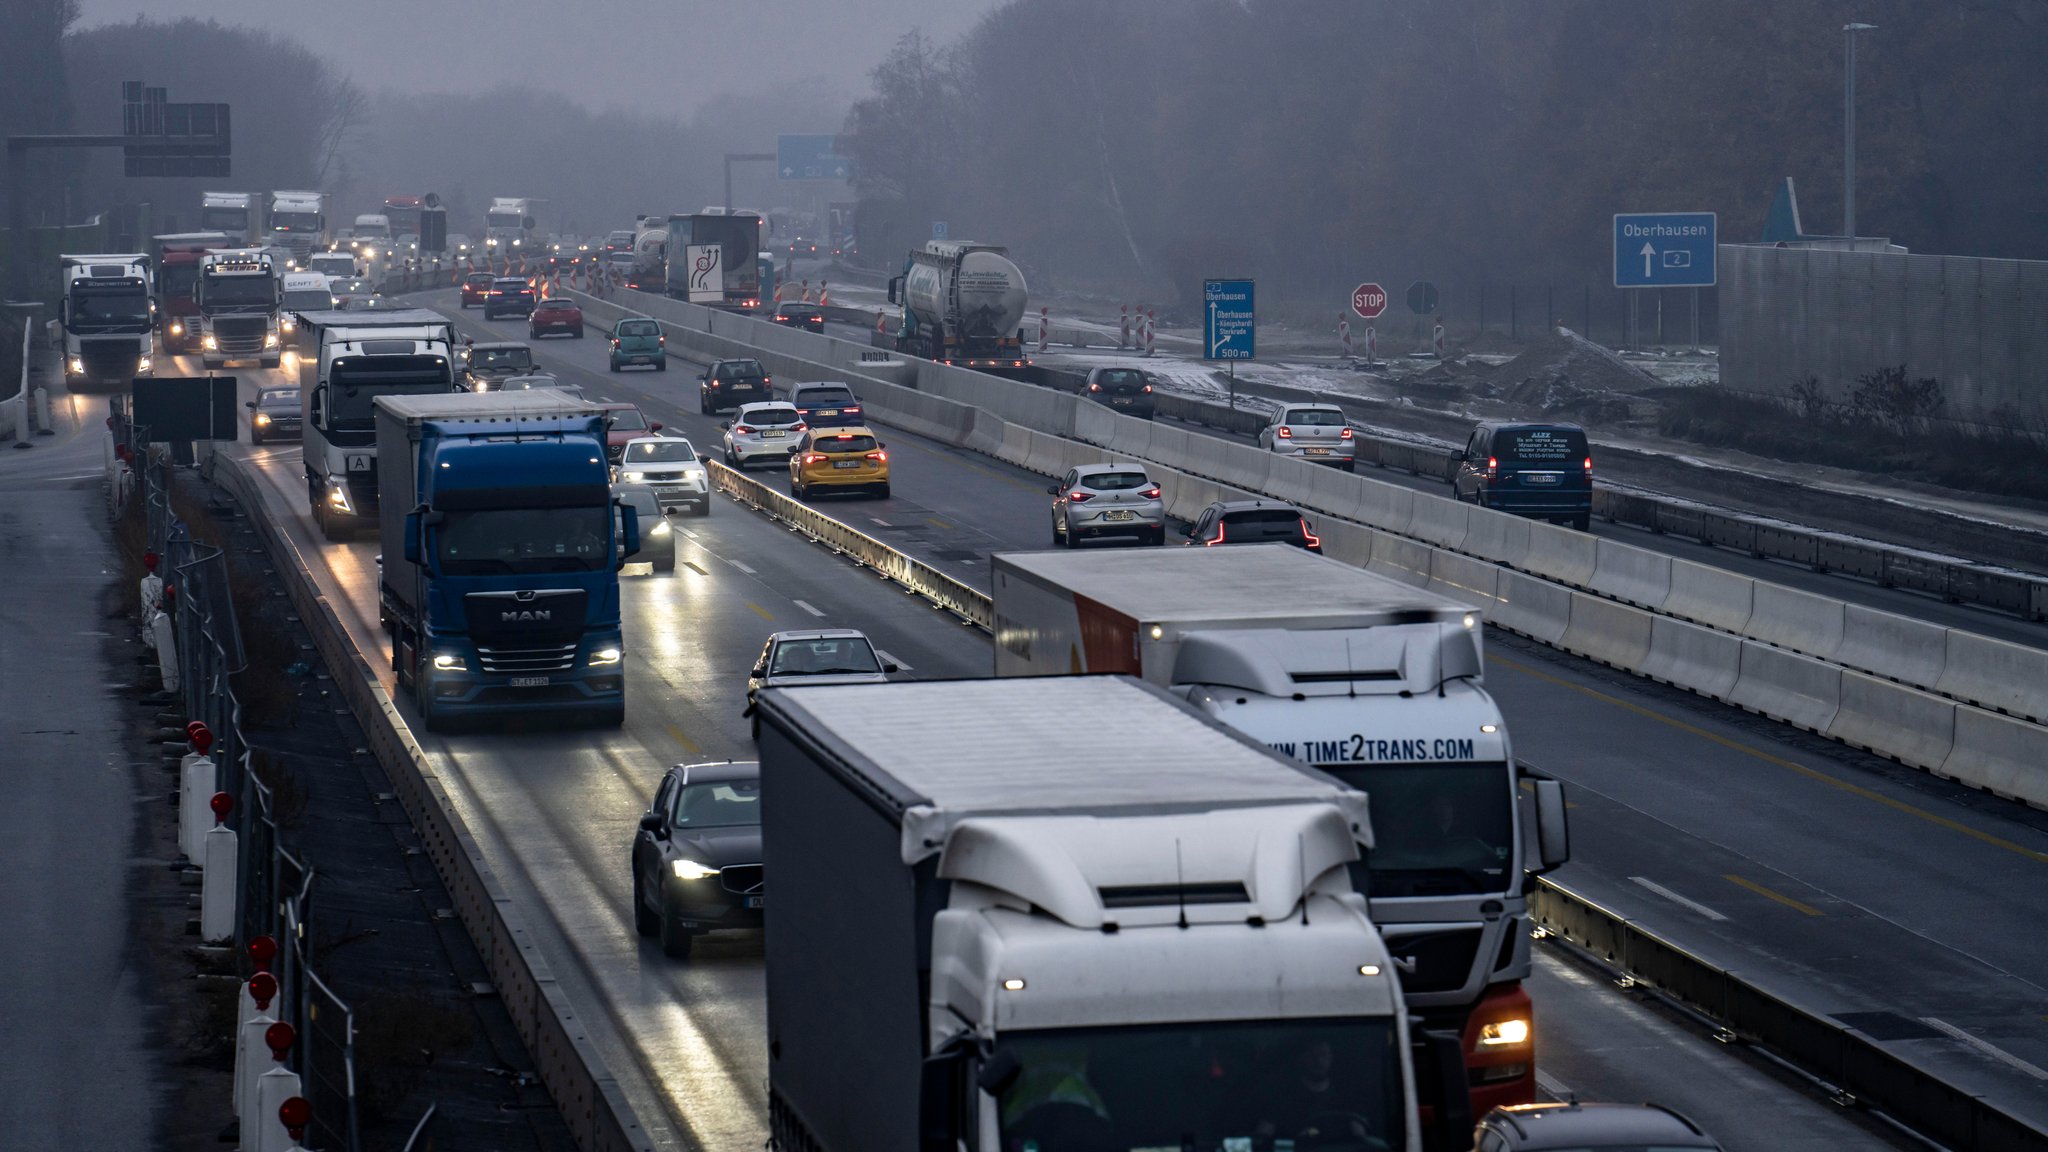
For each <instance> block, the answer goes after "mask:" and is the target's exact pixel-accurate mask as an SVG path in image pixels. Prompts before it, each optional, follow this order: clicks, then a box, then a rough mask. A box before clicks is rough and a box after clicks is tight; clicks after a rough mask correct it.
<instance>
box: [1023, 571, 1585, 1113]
mask: <svg viewBox="0 0 2048 1152" xmlns="http://www.w3.org/2000/svg"><path fill="white" fill-rule="evenodd" d="M992 568H993V571H992V589H993V593H994V601H995V620H996V643H995V671H996V674H997V675H998V676H1030V675H1048V674H1065V673H1070V672H1096V673H1099V672H1122V673H1129V674H1131V675H1136V676H1142V677H1144V678H1145V679H1146V680H1148V681H1150V682H1152V683H1154V684H1158V685H1160V686H1162V687H1166V688H1169V689H1170V690H1172V691H1173V692H1175V693H1176V694H1178V695H1180V696H1182V697H1184V698H1185V699H1187V700H1188V701H1189V702H1190V703H1191V704H1193V705H1194V706H1195V707H1197V708H1199V709H1201V710H1202V712H1203V713H1205V714H1206V715H1209V716H1211V717H1214V718H1215V719H1216V720H1218V721H1220V722H1222V723H1224V724H1227V725H1229V726H1230V727H1232V728H1234V729H1236V730H1238V731H1240V732H1243V733H1244V734H1246V735H1247V736H1250V737H1252V738H1253V739H1256V740H1258V741H1260V742H1261V743H1264V744H1266V745H1267V746H1268V747H1270V748H1273V749H1274V750H1276V751H1278V752H1279V753H1281V754H1282V755H1285V756H1289V757H1292V758H1294V759H1296V760H1298V761H1300V762H1302V763H1304V764H1309V765H1312V766H1314V767H1316V768H1319V769H1321V770H1322V771H1324V772H1327V773H1329V774H1330V775H1332V776H1335V777H1337V778H1338V779H1340V780H1343V781H1344V782H1345V783H1347V784H1350V785H1352V786H1353V787H1356V788H1359V789H1361V790H1363V791H1364V792H1366V793H1368V794H1369V795H1370V796H1371V797H1372V801H1373V814H1374V816H1375V822H1376V824H1377V827H1378V830H1379V833H1380V835H1379V837H1378V841H1377V844H1376V846H1375V847H1374V848H1373V850H1372V851H1371V852H1370V853H1368V854H1367V859H1366V868H1367V870H1368V871H1369V874H1370V877H1371V886H1370V889H1369V891H1370V894H1371V908H1372V916H1373V922H1374V923H1375V924H1376V925H1378V927H1379V930H1380V932H1381V934H1382V935H1383V936H1384V938H1385V939H1386V942H1387V948H1388V950H1389V951H1390V952H1391V953H1392V954H1393V956H1394V958H1395V965H1396V967H1397V968H1398V969H1399V971H1400V973H1401V985H1402V990H1403V992H1404V994H1405V996H1406V998H1407V1002H1408V1005H1409V1007H1410V1008H1411V1009H1412V1010H1415V1011H1417V1012H1418V1013H1420V1015H1421V1016H1422V1018H1423V1019H1424V1020H1425V1021H1426V1022H1427V1023H1428V1025H1429V1026H1430V1027H1432V1028H1437V1029H1442V1030H1445V1031H1449V1032H1452V1033H1455V1034H1457V1035H1459V1036H1460V1037H1461V1040H1462V1050H1463V1052H1464V1062H1465V1066H1466V1074H1467V1076H1468V1079H1469V1083H1470V1085H1471V1091H1472V1100H1473V1107H1474V1109H1475V1110H1479V1111H1482V1112H1483V1110H1484V1109H1486V1108H1490V1107H1493V1106H1495V1105H1502V1104H1527V1103H1531V1102H1533V1101H1534V1099H1535V1091H1536V1083H1535V1072H1536V1067H1535V1055H1536V1048H1535V1039H1536V1037H1535V1030H1534V1023H1535V1017H1534V1015H1533V1006H1532V1005H1531V1003H1530V1000H1529V996H1528V994H1527V993H1526V992H1525V991H1523V989H1522V982H1523V981H1524V980H1525V979H1527V978H1528V975H1529V964H1530V956H1529V927H1530V924H1529V919H1528V902H1527V897H1526V892H1527V885H1528V884H1529V883H1530V878H1532V877H1534V876H1535V875H1538V874H1540V873H1542V872H1545V871H1548V870H1549V869H1551V868H1554V867H1556V866H1557V865H1559V864H1562V863H1564V861H1565V857H1566V854H1567V841H1566V829H1565V818H1564V813H1565V809H1564V805H1563V800H1562V793H1561V791H1560V786H1559V785H1558V784H1557V783H1556V782H1555V781H1550V780H1547V779H1542V778H1540V777H1538V776H1537V775H1536V774H1534V773H1530V772H1528V771H1527V770H1525V769H1522V768H1520V767H1519V766H1518V765H1517V764H1516V762H1515V759H1514V754H1513V748H1512V745H1511V743H1510V741H1509V736H1508V724H1507V721H1506V719H1505V718H1504V717H1503V716H1502V715H1501V711H1500V707H1499V706H1498V705H1497V704H1496V703H1495V702H1494V700H1493V698H1492V697H1491V696H1490V695H1488V694H1487V692H1486V690H1485V688H1484V687H1483V685H1482V678H1483V671H1484V662H1483V654H1484V653H1483V643H1482V630H1481V621H1480V618H1479V615H1478V614H1477V613H1476V612H1474V611H1473V610H1472V609H1470V608H1467V607H1465V606H1464V605H1461V604H1458V603H1457V602H1455V601H1452V600H1450V599H1448V598H1445V597H1442V596H1438V595H1436V594H1434V593H1430V592H1427V591H1424V590H1422V589H1418V588H1415V587H1412V586H1410V585H1407V584H1402V583H1400V582H1399V581H1396V580H1392V579H1389V578H1387V577H1383V576H1380V575H1378V574H1376V573H1372V572H1367V571H1365V570H1363V569H1360V568H1354V567H1352V566H1350V565H1348V564H1344V563H1341V562H1339V561H1336V560H1332V559H1329V558H1328V557H1324V556H1317V555H1313V554H1310V553H1308V552H1304V551H1302V550H1300V549H1298V548H1291V547H1288V546H1285V545H1279V544H1275V545H1267V546H1258V545H1249V546H1245V547H1239V548H1217V549H1206V548H1197V549H1186V548H1172V549H1157V548H1140V549H1119V550H1116V551H1086V552H1027V553H999V554H997V555H996V556H995V557H994V559H993V561H992ZM1525 781H1527V782H1528V784H1529V788H1530V794H1531V798H1532V803H1533V806H1534V810H1535V818H1534V820H1532V821H1531V823H1532V824H1533V826H1534V827H1535V830H1536V831H1535V835H1534V836H1533V837H1531V836H1527V835H1525V834H1524V828H1523V821H1522V820H1521V819H1520V818H1519V816H1518V808H1519V806H1520V804H1521V803H1522V802H1521V801H1520V799H1519V797H1520V796H1521V794H1522V792H1521V788H1522V786H1523V784H1524V782H1525ZM1363 887H1364V884H1363V883H1361V888H1363Z"/></svg>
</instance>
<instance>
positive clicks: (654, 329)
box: [614, 320, 661, 336]
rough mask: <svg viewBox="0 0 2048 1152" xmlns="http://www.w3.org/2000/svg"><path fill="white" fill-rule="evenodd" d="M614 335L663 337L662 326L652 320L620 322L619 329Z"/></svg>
mask: <svg viewBox="0 0 2048 1152" xmlns="http://www.w3.org/2000/svg"><path fill="white" fill-rule="evenodd" d="M614 334H615V335H619V336H659V335H661V325H659V324H656V323H655V322H654V321H652V320H621V321H619V326H618V328H617V329H615V330H614Z"/></svg>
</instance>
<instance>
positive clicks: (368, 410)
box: [321, 356, 454, 444]
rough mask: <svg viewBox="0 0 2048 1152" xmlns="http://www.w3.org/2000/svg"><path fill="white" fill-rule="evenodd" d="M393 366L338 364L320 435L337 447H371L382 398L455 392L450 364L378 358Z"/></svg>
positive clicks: (412, 358)
mask: <svg viewBox="0 0 2048 1152" xmlns="http://www.w3.org/2000/svg"><path fill="white" fill-rule="evenodd" d="M374 360H376V361H389V362H391V363H382V364H379V363H374V362H373V363H372V364H369V365H364V364H360V363H357V364H347V363H343V362H337V363H336V364H335V366H334V368H333V369H332V370H331V372H330V374H329V379H328V382H327V387H326V389H325V398H326V412H325V420H324V427H322V428H321V431H322V432H324V433H325V434H326V435H327V438H328V439H329V440H331V441H333V442H334V443H336V444H368V443H370V442H371V439H372V437H373V436H375V434H376V431H377V424H376V408H375V402H376V399H377V397H379V396H421V395H432V394H434V393H437V392H448V391H452V390H453V387H454V386H453V385H452V384H451V383H450V381H449V378H448V367H447V362H446V361H443V360H440V359H439V358H438V357H433V356H379V357H375V358H374Z"/></svg>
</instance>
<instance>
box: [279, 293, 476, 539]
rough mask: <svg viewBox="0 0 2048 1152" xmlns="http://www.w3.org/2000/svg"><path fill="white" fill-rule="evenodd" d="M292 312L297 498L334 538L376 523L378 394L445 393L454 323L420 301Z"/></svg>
mask: <svg viewBox="0 0 2048 1152" xmlns="http://www.w3.org/2000/svg"><path fill="white" fill-rule="evenodd" d="M293 321H294V327H295V328H296V338H297V341H298V347H297V349H296V351H297V354H298V358H299V409H300V420H299V427H300V429H301V432H300V435H301V437H302V438H303V441H304V445H303V448H302V451H301V455H302V456H303V458H304V462H305V470H306V506H307V510H308V511H309V512H310V513H311V515H312V517H313V522H314V523H315V524H316V525H318V526H319V528H320V534H321V535H322V536H324V537H326V538H327V539H329V540H341V539H344V538H346V537H347V536H349V535H350V534H351V533H352V531H353V530H354V529H356V528H358V527H363V528H375V527H376V525H377V512H378V500H377V435H376V433H377V425H376V421H375V414H376V409H375V407H374V404H375V401H376V399H377V397H379V396H417V395H435V394H441V393H451V392H454V391H455V390H456V384H455V375H456V374H455V326H454V324H452V323H451V322H450V321H449V319H448V318H447V317H446V316H443V315H441V314H440V313H438V312H430V311H428V310H426V309H424V308H396V309H393V310H391V311H389V312H347V311H336V312H300V313H298V314H297V315H296V316H294V317H293Z"/></svg>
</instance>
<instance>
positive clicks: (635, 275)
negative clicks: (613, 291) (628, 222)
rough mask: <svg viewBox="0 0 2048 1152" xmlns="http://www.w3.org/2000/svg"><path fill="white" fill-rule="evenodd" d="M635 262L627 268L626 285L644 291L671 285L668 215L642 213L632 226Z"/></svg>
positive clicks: (660, 289) (659, 289)
mask: <svg viewBox="0 0 2048 1152" xmlns="http://www.w3.org/2000/svg"><path fill="white" fill-rule="evenodd" d="M632 251H633V263H632V264H631V265H629V266H628V267H627V269H626V287H628V288H637V289H639V290H640V291H642V292H665V291H667V288H668V219H667V218H666V217H662V216H642V217H641V218H640V224H639V227H637V228H635V229H634V230H633V249H632Z"/></svg>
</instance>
